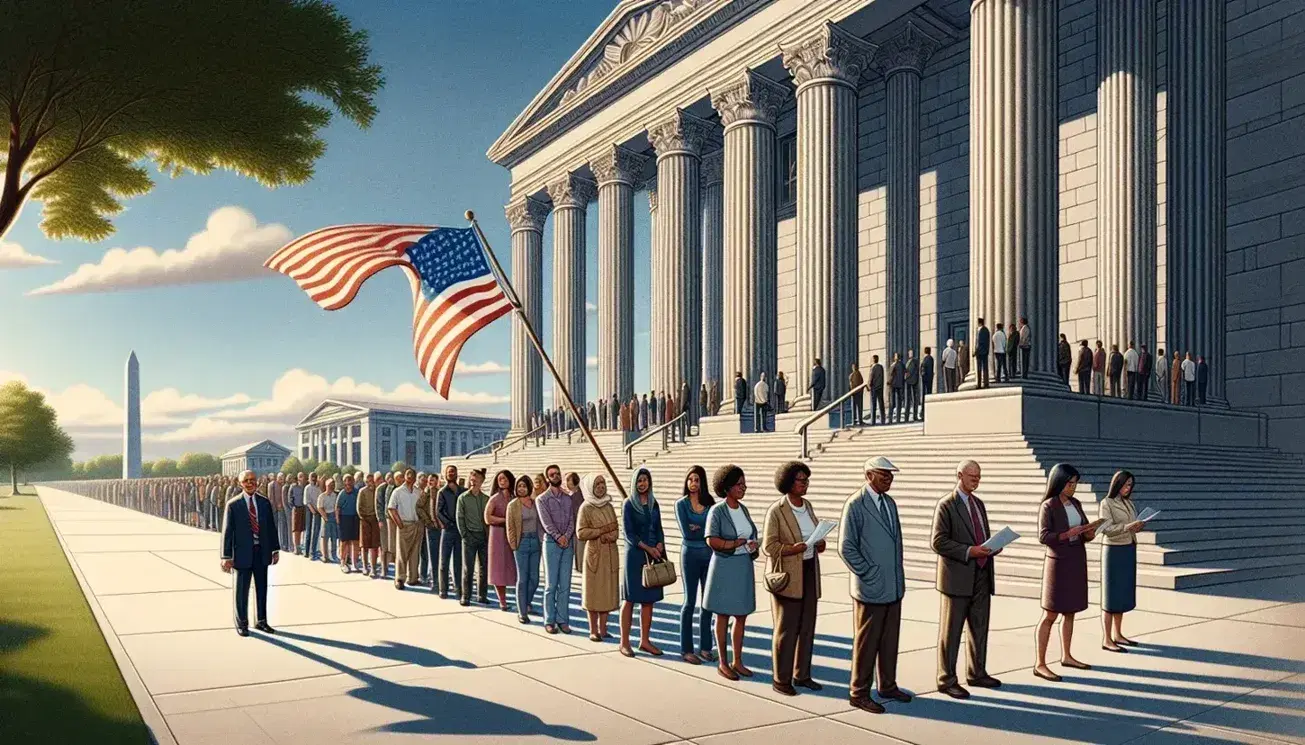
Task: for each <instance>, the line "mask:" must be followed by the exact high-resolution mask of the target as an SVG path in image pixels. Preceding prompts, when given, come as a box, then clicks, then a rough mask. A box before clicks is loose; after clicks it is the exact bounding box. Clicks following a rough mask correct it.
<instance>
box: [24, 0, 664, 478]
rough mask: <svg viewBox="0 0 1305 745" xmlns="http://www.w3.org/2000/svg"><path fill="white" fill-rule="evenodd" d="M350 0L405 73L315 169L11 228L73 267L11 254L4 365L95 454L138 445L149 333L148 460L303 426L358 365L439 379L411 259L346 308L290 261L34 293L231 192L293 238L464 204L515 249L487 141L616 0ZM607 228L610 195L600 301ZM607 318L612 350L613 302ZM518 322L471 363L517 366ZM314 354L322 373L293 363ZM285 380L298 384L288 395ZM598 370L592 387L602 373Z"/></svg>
mask: <svg viewBox="0 0 1305 745" xmlns="http://www.w3.org/2000/svg"><path fill="white" fill-rule="evenodd" d="M337 5H338V6H339V7H340V8H341V10H342V11H343V12H344V13H345V14H346V15H347V16H349V17H350V18H351V19H352V20H353V22H354V23H355V24H356V25H357V26H358V27H360V28H363V29H366V30H367V31H368V33H369V34H370V36H371V44H372V50H373V59H374V60H375V61H376V62H377V63H378V64H380V65H381V66H382V67H383V69H384V73H385V77H386V86H385V88H384V90H383V91H382V92H381V94H380V96H379V99H378V106H379V109H380V113H379V115H378V117H377V119H376V122H375V123H374V125H373V126H372V127H371V128H370V129H369V130H366V131H361V130H359V129H357V128H356V127H355V126H353V125H352V124H350V123H348V122H337V123H335V124H333V125H332V126H331V127H330V128H329V129H328V130H327V131H326V132H325V138H326V140H327V143H328V150H327V153H326V155H325V156H324V157H323V158H322V159H321V160H320V161H319V163H318V166H317V173H316V176H315V178H314V179H313V181H312V182H311V183H309V184H307V185H305V186H300V187H289V188H282V189H276V190H269V189H266V188H264V187H262V186H260V185H258V184H257V183H255V182H253V181H250V180H246V179H243V178H240V177H238V176H236V175H233V174H229V173H216V174H214V175H211V176H206V177H200V176H183V177H181V178H178V179H170V178H167V177H166V176H164V175H162V174H156V176H155V178H156V181H157V182H158V184H157V187H156V188H155V190H154V191H153V192H151V193H150V194H148V195H145V196H143V197H137V198H134V199H131V200H129V201H127V203H126V207H127V208H126V210H125V211H124V212H123V213H122V214H120V215H118V216H116V217H114V218H113V221H114V223H115V225H116V226H117V232H116V233H115V234H114V235H113V236H112V237H111V238H109V239H108V240H106V241H102V242H100V243H95V244H87V243H83V242H80V241H75V240H64V241H51V240H49V239H47V238H45V237H44V236H43V235H42V234H41V232H40V229H39V221H40V205H39V204H38V203H32V204H29V205H27V207H26V208H25V209H24V211H23V213H22V215H21V217H20V218H19V220H18V222H17V224H16V225H15V226H14V228H13V229H12V230H11V231H10V232H9V233H8V235H7V236H5V238H4V239H3V240H4V242H5V243H10V244H18V245H19V246H21V247H22V249H23V250H24V251H25V252H26V253H27V254H32V255H36V256H40V257H45V258H47V259H51V260H54V261H57V262H59V263H57V264H48V265H43V266H36V267H32V268H22V269H3V268H0V319H3V320H0V379H3V378H19V379H23V380H25V381H26V382H27V383H28V384H30V385H32V386H33V387H36V388H38V389H41V390H42V391H44V392H46V393H47V394H48V395H49V396H50V398H51V400H52V402H54V403H55V405H56V409H58V410H59V412H60V416H61V419H63V420H64V423H65V426H66V428H68V429H69V430H70V431H71V432H72V433H73V435H74V438H75V439H76V440H77V444H78V447H77V452H76V455H75V457H77V458H78V459H81V458H84V457H87V456H89V455H95V454H99V453H107V452H118V451H119V450H120V448H121V436H120V432H121V428H120V426H115V424H116V422H115V416H116V414H115V412H116V411H118V409H115V407H121V405H122V401H123V394H122V391H123V367H124V362H125V360H126V358H127V354H128V352H129V351H130V350H133V349H134V350H135V351H136V354H137V356H138V357H139V359H140V363H141V377H142V380H141V388H142V392H143V394H144V395H146V396H148V395H149V394H151V393H153V394H154V398H153V399H149V404H148V406H147V409H148V410H147V412H146V415H145V418H146V423H147V436H146V441H145V444H144V455H145V457H146V458H147V459H150V458H155V457H161V456H175V455H177V454H179V453H181V452H185V451H188V450H208V451H218V450H222V449H225V448H228V447H233V446H236V445H239V444H242V443H244V442H248V441H252V440H256V439H261V438H263V437H272V438H275V439H279V440H282V441H285V440H287V438H288V437H289V433H290V428H289V426H288V423H292V422H293V421H295V420H297V419H298V418H299V416H300V415H302V414H303V413H304V411H302V408H303V407H304V406H305V404H304V400H306V399H304V396H311V395H320V391H322V390H324V389H323V388H322V386H323V385H327V386H330V385H335V388H334V390H336V391H340V390H347V389H349V387H350V385H351V384H350V383H348V382H347V381H346V382H344V383H343V384H342V385H336V383H337V381H338V380H339V379H341V378H351V379H352V380H353V381H354V383H356V384H366V385H370V386H375V387H377V388H378V389H379V390H381V391H383V392H385V393H386V395H396V396H399V397H403V396H413V395H418V393H417V392H418V391H420V390H422V389H425V388H426V386H425V383H424V382H423V381H422V379H421V377H420V375H419V374H418V372H417V368H416V365H415V363H414V361H413V356H412V347H411V330H410V329H411V327H410V314H411V295H410V293H409V290H408V286H407V282H406V280H404V279H403V278H402V276H401V273H400V272H398V271H397V270H390V271H387V272H385V273H382V274H381V275H379V276H377V277H376V278H374V279H372V280H371V281H370V282H369V283H368V284H367V286H366V287H365V288H364V290H363V292H362V293H361V295H360V296H359V298H358V299H357V300H355V301H354V302H353V304H352V305H350V306H349V307H348V308H346V309H344V310H342V311H337V312H334V313H327V312H324V311H322V310H320V309H319V308H317V306H315V305H313V304H312V303H311V302H310V301H309V300H308V298H307V297H306V296H305V295H304V294H303V293H302V292H301V291H300V290H299V289H298V288H297V287H295V286H294V285H293V284H292V283H291V282H290V281H289V280H288V279H285V278H283V277H280V276H279V275H273V274H269V275H268V278H267V279H260V280H251V281H238V282H214V283H207V284H192V285H181V286H167V287H154V288H122V289H115V290H110V291H104V292H94V293H85V294H42V295H29V294H28V293H29V292H31V291H32V290H34V289H37V288H40V287H46V286H49V285H51V284H53V283H56V282H59V281H61V280H63V279H64V278H66V277H68V276H69V275H70V274H72V273H73V272H74V271H75V270H77V268H78V266H79V265H81V264H87V263H91V264H94V263H98V262H100V261H101V259H102V258H104V256H105V254H106V252H107V251H109V250H111V249H117V248H121V249H128V250H130V249H135V248H138V247H151V248H153V249H156V250H157V251H159V252H162V251H164V250H165V249H181V248H182V247H184V246H185V245H186V243H187V241H188V240H189V239H190V238H191V236H193V235H195V234H197V233H200V232H201V231H204V230H205V226H206V221H207V220H208V219H209V216H210V215H211V214H212V213H214V211H215V210H218V209H219V208H222V207H228V206H233V207H238V208H240V209H242V210H244V211H246V212H247V213H248V214H251V215H252V216H253V219H255V220H256V221H257V223H258V225H259V226H265V225H268V224H280V225H284V226H285V227H286V228H288V233H289V234H293V235H300V234H303V233H306V232H308V231H311V230H314V229H317V228H320V227H324V226H326V225H331V224H338V223H347V222H372V221H395V222H434V223H438V224H448V223H456V224H462V217H461V216H462V213H463V212H464V211H465V210H466V209H474V210H475V211H476V212H477V214H478V216H479V217H480V219H481V222H482V225H483V226H484V228H485V230H486V232H487V234H488V236H489V238H490V240H491V242H492V243H493V244H494V246H495V248H496V249H497V251H498V253H499V255H500V257H501V258H502V260H503V261H505V262H507V261H508V260H509V256H510V251H509V250H508V249H509V237H508V232H507V225H506V221H505V219H504V216H503V209H502V207H503V204H504V202H505V200H506V196H507V193H508V174H507V171H506V170H504V169H502V168H500V167H499V166H497V165H494V164H493V163H490V162H489V161H488V160H487V159H486V157H485V151H486V150H487V149H488V147H489V145H490V144H491V143H492V142H493V141H494V139H495V138H497V137H498V136H499V134H501V133H502V131H503V130H504V129H505V128H506V127H507V125H508V124H509V123H510V122H511V120H512V119H513V118H514V117H515V116H516V115H517V114H518V113H519V112H520V111H521V110H522V109H523V108H524V107H525V106H526V104H527V103H529V101H530V99H531V98H533V97H534V95H535V94H536V93H537V92H538V91H539V90H540V89H541V88H542V87H543V86H544V85H545V84H546V83H547V82H548V80H549V79H550V78H551V77H552V75H553V74H554V73H555V72H556V71H557V70H558V69H559V68H560V67H561V66H562V65H563V64H564V63H565V62H566V60H567V59H568V58H569V57H570V56H571V55H572V54H573V53H574V52H575V50H576V49H578V48H579V46H580V45H581V44H582V43H583V42H584V40H585V39H586V38H587V37H588V36H589V34H590V33H592V32H593V30H594V29H595V28H596V27H597V26H598V24H600V23H601V22H602V20H603V19H604V18H605V17H606V16H607V14H608V13H609V12H610V10H611V9H612V7H613V6H614V5H615V3H614V2H613V0H567V1H566V2H561V1H559V0H540V1H538V2H534V3H521V2H508V1H507V0H480V1H477V2H472V1H470V0H459V1H457V2H451V1H445V2H418V1H417V0H409V1H407V2H397V1H396V2H384V3H381V2H373V1H370V0H339V1H338V2H337ZM638 204H639V205H640V207H641V208H639V209H636V210H635V213H636V215H637V222H636V249H635V250H636V255H637V256H639V257H642V258H643V261H640V262H639V263H638V269H637V270H636V286H637V287H638V291H637V294H636V340H635V342H636V361H635V364H636V370H637V371H638V372H637V374H636V386H638V387H642V386H644V385H646V369H647V363H646V360H647V350H648V339H647V335H646V331H647V326H648V312H647V303H648V297H647V289H646V288H647V275H648V268H647V266H646V263H647V262H646V257H647V242H648V224H647V223H648V219H647V209H646V202H645V201H644V200H643V199H642V197H640V198H639V199H638ZM237 214H238V213H237ZM596 228H597V215H596V209H591V210H590V216H589V240H588V249H589V261H588V267H589V269H588V272H587V281H588V289H587V296H588V297H589V299H590V300H596V299H597V290H596V282H595V280H596V276H597V271H596V268H595V263H594V262H595V256H596V249H597V231H596ZM267 230H269V229H266V228H264V231H265V232H266V231H267ZM270 230H273V231H274V229H270ZM551 235H552V223H551V221H550V223H549V226H548V228H547V229H546V230H545V239H544V240H545V251H544V256H545V259H544V273H545V274H544V279H545V282H544V284H545V291H544V293H545V294H544V308H545V310H544V314H545V318H544V324H543V329H542V333H543V335H544V340H545V343H546V344H548V343H549V339H550V337H551V317H550V312H549V308H550V306H551V303H550V301H549V300H550V298H549V296H550V294H551V292H550V289H549V285H550V284H551V276H552V266H551V262H550V260H549V257H550V255H551ZM11 250H12V249H11ZM588 325H589V352H590V354H593V353H594V352H595V351H596V349H597V343H596V340H595V337H596V334H595V332H596V328H595V325H596V317H595V316H594V315H593V314H590V315H589V316H588ZM509 338H510V331H509V324H508V321H507V319H503V320H500V321H498V322H497V323H495V324H494V325H493V326H492V327H490V328H489V329H486V330H485V331H483V332H481V333H480V334H479V335H478V336H477V337H476V338H474V339H472V340H471V341H470V342H469V343H468V344H467V346H466V347H465V348H464V350H463V353H462V357H461V361H462V362H464V363H467V364H470V365H481V364H484V363H490V362H494V363H499V364H500V365H503V366H506V365H507V364H508V362H509V359H510V352H509V347H508V344H509ZM296 369H297V370H301V371H303V372H302V373H297V374H290V375H288V374H287V373H288V371H293V370H296ZM318 378H320V379H324V380H319V379H318ZM278 380H280V381H282V385H281V387H280V389H278V390H277V391H276V392H274V390H273V386H274V384H275V383H276V382H277V381H278ZM590 380H591V382H590V386H591V387H592V385H593V382H592V380H593V371H592V370H591V371H590ZM405 384H406V386H405ZM400 386H405V387H403V388H399V387H400ZM546 387H547V385H546ZM454 388H455V390H457V391H458V392H459V394H460V395H462V397H463V400H462V401H460V402H458V403H454V404H450V406H451V407H453V408H464V409H466V408H476V409H479V410H487V411H499V412H504V413H506V411H507V405H506V403H505V401H506V396H507V393H508V390H509V385H508V377H507V375H506V374H503V373H499V374H479V375H471V374H466V375H462V376H460V377H458V378H455V380H454ZM396 389H398V391H397V392H396ZM365 390H371V389H365ZM315 392H318V393H315ZM301 394H302V395H301ZM296 396H298V399H296V398H295V397H296ZM198 420H202V421H198ZM197 421H198V424H197Z"/></svg>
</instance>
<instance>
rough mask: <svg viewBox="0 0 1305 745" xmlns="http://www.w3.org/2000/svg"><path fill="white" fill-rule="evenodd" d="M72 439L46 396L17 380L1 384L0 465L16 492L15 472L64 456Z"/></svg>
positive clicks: (16, 478)
mask: <svg viewBox="0 0 1305 745" xmlns="http://www.w3.org/2000/svg"><path fill="white" fill-rule="evenodd" d="M72 449H73V441H72V438H71V437H69V436H68V433H67V432H64V431H63V430H62V429H60V428H59V421H58V417H57V415H56V414H55V413H54V409H53V408H52V407H51V406H50V405H49V404H47V403H46V402H45V396H43V395H41V394H40V393H37V392H36V391H34V390H32V389H30V388H28V387H27V386H25V385H23V384H22V383H19V382H17V381H14V382H11V383H6V384H5V385H3V386H0V466H8V467H9V483H10V486H12V487H13V491H14V493H15V494H17V493H18V472H19V471H20V470H26V469H27V468H30V467H32V466H36V465H40V464H42V463H48V462H50V461H52V460H55V459H58V458H64V457H67V456H68V454H69V453H71V452H72Z"/></svg>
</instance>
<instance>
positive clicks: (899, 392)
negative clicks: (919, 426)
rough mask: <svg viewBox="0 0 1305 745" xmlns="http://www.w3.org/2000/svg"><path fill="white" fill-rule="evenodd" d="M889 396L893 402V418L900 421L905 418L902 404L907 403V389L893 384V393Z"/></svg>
mask: <svg viewBox="0 0 1305 745" xmlns="http://www.w3.org/2000/svg"><path fill="white" fill-rule="evenodd" d="M889 396H890V397H891V399H892V403H893V416H892V419H893V421H894V422H900V421H902V418H903V412H902V405H903V404H904V403H905V397H906V391H904V390H903V389H901V388H899V387H898V386H893V389H892V393H890V394H889Z"/></svg>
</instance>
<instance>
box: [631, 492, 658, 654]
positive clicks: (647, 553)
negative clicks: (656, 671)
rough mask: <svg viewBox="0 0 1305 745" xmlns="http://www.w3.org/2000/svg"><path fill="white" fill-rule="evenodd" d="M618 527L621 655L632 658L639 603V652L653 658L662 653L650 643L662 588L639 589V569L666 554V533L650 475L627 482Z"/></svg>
mask: <svg viewBox="0 0 1305 745" xmlns="http://www.w3.org/2000/svg"><path fill="white" fill-rule="evenodd" d="M621 526H622V533H623V534H624V536H625V571H624V572H623V573H622V574H621V598H622V600H623V601H624V602H623V603H622V604H621V654H623V655H625V656H626V657H633V656H634V650H633V649H631V648H630V626H631V624H632V623H633V622H634V606H635V604H636V603H638V604H639V649H641V650H643V651H644V652H647V653H648V654H650V655H652V656H654V657H661V655H662V651H661V650H660V649H658V648H657V646H656V645H655V644H653V643H652V618H653V606H654V605H656V604H657V603H658V602H660V601H661V599H662V597H663V593H662V588H660V587H644V586H643V568H644V565H646V564H647V563H648V562H649V561H660V560H661V559H663V558H664V556H665V553H666V534H665V533H663V532H662V513H661V509H660V508H659V507H658V506H657V498H656V497H654V496H653V488H652V474H651V473H650V472H649V471H648V469H647V468H639V469H637V470H636V471H635V472H634V477H633V478H632V479H631V489H630V496H629V497H628V498H627V499H626V500H625V504H624V505H622V506H621Z"/></svg>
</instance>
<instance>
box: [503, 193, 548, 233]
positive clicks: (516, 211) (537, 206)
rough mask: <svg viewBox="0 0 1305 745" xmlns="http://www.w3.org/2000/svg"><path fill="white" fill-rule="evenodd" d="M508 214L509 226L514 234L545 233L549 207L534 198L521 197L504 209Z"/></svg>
mask: <svg viewBox="0 0 1305 745" xmlns="http://www.w3.org/2000/svg"><path fill="white" fill-rule="evenodd" d="M503 210H504V212H506V213H507V221H508V225H509V226H511V228H512V232H513V233H515V232H517V231H518V230H533V231H534V232H536V233H543V232H544V223H545V222H546V221H547V220H548V205H547V204H544V203H543V202H541V201H539V200H538V199H534V198H532V197H520V198H518V199H514V200H512V201H511V202H509V203H508V204H507V205H505V206H504V207H503Z"/></svg>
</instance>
